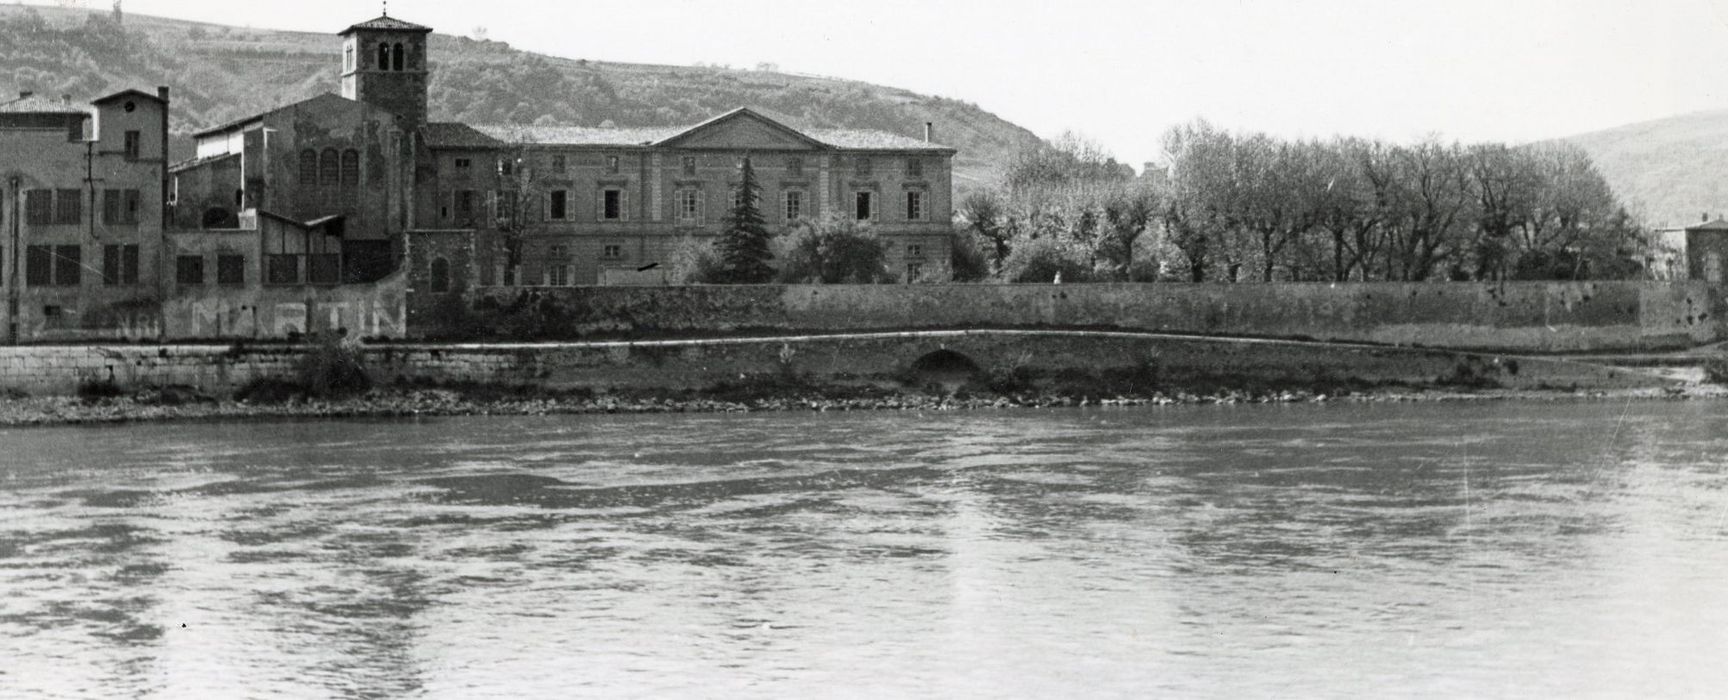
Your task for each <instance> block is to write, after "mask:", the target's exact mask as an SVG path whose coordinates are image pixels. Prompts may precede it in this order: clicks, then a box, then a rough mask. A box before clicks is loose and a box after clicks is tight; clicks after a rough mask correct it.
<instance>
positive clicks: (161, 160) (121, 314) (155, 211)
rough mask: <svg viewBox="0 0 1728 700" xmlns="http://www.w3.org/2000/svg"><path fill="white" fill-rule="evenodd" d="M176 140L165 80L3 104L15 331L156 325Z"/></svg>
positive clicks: (3, 220) (2, 201)
mask: <svg viewBox="0 0 1728 700" xmlns="http://www.w3.org/2000/svg"><path fill="white" fill-rule="evenodd" d="M167 142H168V89H167V88H161V89H160V90H159V91H158V92H157V93H156V94H149V93H145V92H139V91H135V90H127V91H124V92H118V93H115V94H112V95H109V96H107V97H103V98H101V99H98V100H96V101H94V102H93V103H91V104H89V105H79V104H74V103H73V102H72V99H71V97H70V96H66V97H61V98H59V99H50V98H46V97H43V96H40V95H34V94H31V93H23V94H21V95H19V97H18V98H17V99H15V100H11V101H7V102H4V103H0V187H3V188H4V193H5V196H4V197H0V227H3V228H4V232H3V234H0V279H4V281H5V290H6V301H5V306H4V307H0V322H3V323H4V328H5V338H6V341H7V342H12V343H16V342H19V341H21V340H51V339H65V340H74V339H83V338H94V337H106V336H109V335H112V334H113V332H114V329H123V332H125V333H130V334H137V335H152V334H156V333H159V331H160V328H159V325H158V324H155V323H154V322H153V321H152V320H151V319H153V318H155V317H156V314H155V313H154V309H155V306H156V305H157V304H158V303H159V302H160V301H161V300H162V299H163V297H164V295H165V293H166V291H167V290H165V289H164V288H163V286H162V284H161V281H160V280H161V279H162V275H161V274H160V264H161V260H162V257H161V252H162V242H163V228H164V220H165V217H164V210H163V202H164V199H165V198H166V190H165V188H166V183H167V179H166V173H167V167H168V145H167ZM139 319H143V320H142V321H139Z"/></svg>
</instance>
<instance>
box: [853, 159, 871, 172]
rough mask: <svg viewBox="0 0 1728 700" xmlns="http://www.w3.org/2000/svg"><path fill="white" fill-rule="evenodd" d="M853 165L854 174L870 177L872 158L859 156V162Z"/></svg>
mask: <svg viewBox="0 0 1728 700" xmlns="http://www.w3.org/2000/svg"><path fill="white" fill-rule="evenodd" d="M852 165H853V172H854V173H856V174H857V175H858V177H870V165H871V164H870V156H858V158H857V160H855V161H853V163H852Z"/></svg>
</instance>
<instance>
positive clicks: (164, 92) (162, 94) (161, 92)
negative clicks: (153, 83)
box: [156, 85, 168, 102]
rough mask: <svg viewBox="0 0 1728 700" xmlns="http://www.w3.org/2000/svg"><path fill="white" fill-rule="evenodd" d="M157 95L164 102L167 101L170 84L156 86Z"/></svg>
mask: <svg viewBox="0 0 1728 700" xmlns="http://www.w3.org/2000/svg"><path fill="white" fill-rule="evenodd" d="M156 96H157V97H159V98H161V99H162V101H163V102H167V101H168V86H167V85H162V86H158V87H157V88H156Z"/></svg>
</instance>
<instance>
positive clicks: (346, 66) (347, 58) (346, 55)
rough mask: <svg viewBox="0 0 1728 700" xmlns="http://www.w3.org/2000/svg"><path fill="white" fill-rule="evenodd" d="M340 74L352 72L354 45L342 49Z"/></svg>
mask: <svg viewBox="0 0 1728 700" xmlns="http://www.w3.org/2000/svg"><path fill="white" fill-rule="evenodd" d="M342 72H344V73H352V72H354V45H353V44H349V45H347V46H344V47H342Z"/></svg>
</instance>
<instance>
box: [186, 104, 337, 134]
mask: <svg viewBox="0 0 1728 700" xmlns="http://www.w3.org/2000/svg"><path fill="white" fill-rule="evenodd" d="M328 100H342V101H344V102H353V100H350V99H348V98H346V97H343V96H341V95H338V94H336V93H334V92H326V93H323V94H321V95H313V96H311V97H308V98H306V99H304V100H301V101H299V102H290V103H288V104H285V105H282V106H281V107H277V108H275V109H272V110H268V111H264V112H259V113H257V114H254V115H251V116H247V117H241V118H239V119H236V120H234V121H231V122H228V123H226V124H222V125H220V126H213V127H210V128H208V129H205V130H203V131H199V132H195V133H193V134H192V138H195V139H196V138H203V137H205V136H209V135H211V134H219V133H222V132H224V131H229V130H231V129H234V128H235V127H240V126H245V125H247V124H251V123H252V122H256V121H262V120H263V119H264V118H265V117H268V116H270V115H273V114H276V113H277V112H282V111H285V110H290V109H294V108H296V107H299V106H301V105H305V104H310V103H313V102H322V101H328Z"/></svg>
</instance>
